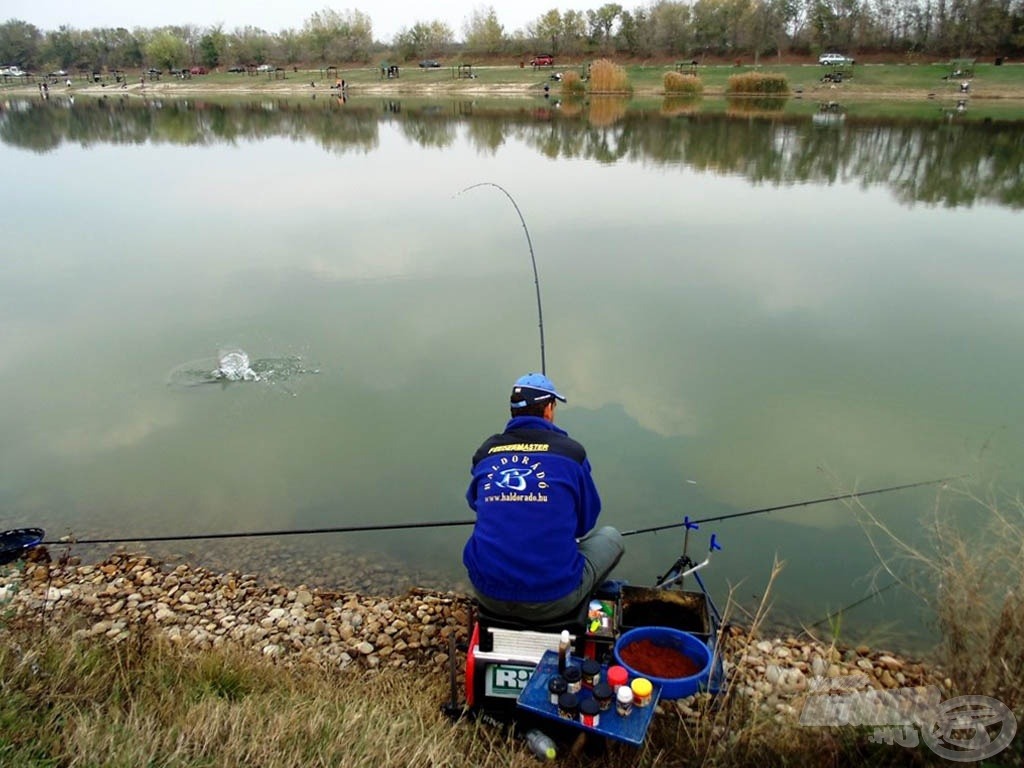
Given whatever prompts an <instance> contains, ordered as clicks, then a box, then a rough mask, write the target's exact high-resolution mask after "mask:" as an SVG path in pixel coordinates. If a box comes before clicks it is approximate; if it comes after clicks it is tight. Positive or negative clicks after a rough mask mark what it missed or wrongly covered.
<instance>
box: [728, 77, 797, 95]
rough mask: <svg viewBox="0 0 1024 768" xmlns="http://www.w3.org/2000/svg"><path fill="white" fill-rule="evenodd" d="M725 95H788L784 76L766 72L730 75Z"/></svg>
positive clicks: (787, 85)
mask: <svg viewBox="0 0 1024 768" xmlns="http://www.w3.org/2000/svg"><path fill="white" fill-rule="evenodd" d="M726 93H729V94H749V95H752V96H765V95H773V96H778V95H784V94H788V93H789V83H788V82H787V81H786V76H785V75H773V74H770V73H766V72H744V73H743V74H742V75H732V76H731V77H730V78H729V84H728V86H726Z"/></svg>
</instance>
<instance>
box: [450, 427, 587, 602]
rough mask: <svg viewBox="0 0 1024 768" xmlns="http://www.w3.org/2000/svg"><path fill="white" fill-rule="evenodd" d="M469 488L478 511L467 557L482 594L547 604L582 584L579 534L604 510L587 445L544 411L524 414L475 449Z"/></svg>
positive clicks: (469, 498) (465, 551)
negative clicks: (582, 443)
mask: <svg viewBox="0 0 1024 768" xmlns="http://www.w3.org/2000/svg"><path fill="white" fill-rule="evenodd" d="M472 472H473V479H472V481H471V482H470V484H469V489H468V490H467V491H466V500H467V501H468V502H469V506H470V507H472V508H473V509H474V510H475V511H476V525H475V526H474V528H473V535H472V536H470V538H469V541H467V542H466V546H465V548H464V549H463V552H462V562H463V563H464V564H465V566H466V570H467V571H468V572H469V578H470V581H472V582H473V586H474V587H476V589H477V591H478V592H481V593H483V594H484V595H486V596H488V597H490V598H493V599H495V600H505V601H516V602H526V603H541V602H548V601H550V600H557V599H558V598H560V597H564V596H565V595H567V594H569V592H571V591H572V590H573V589H575V588H576V587H577V586H579V583H580V580H581V578H582V573H583V556H582V555H581V554H580V553H579V551H578V550H577V547H576V539H577V538H578V537H581V536H583V535H585V534H586V533H588V532H589V531H590V529H591V528H593V527H594V524H595V523H596V522H597V516H598V514H599V513H600V511H601V497H600V496H599V495H598V493H597V487H596V486H595V485H594V481H593V479H592V478H591V476H590V462H589V461H588V459H587V452H586V450H584V448H583V446H582V445H580V444H579V443H578V442H576V441H575V440H573V439H572V438H571V437H569V434H568V433H567V432H566V431H565V430H564V429H560V428H559V427H556V426H555V425H554V424H553V423H551V422H550V421H547V420H546V419H543V418H540V417H538V416H516V417H514V418H512V419H510V420H509V422H508V424H506V425H505V431H504V432H502V433H501V434H499V435H492V436H491V437H489V438H488V439H487V440H485V441H484V443H483V444H482V445H481V446H480V447H479V448H478V449H477V451H476V453H475V454H474V455H473V470H472Z"/></svg>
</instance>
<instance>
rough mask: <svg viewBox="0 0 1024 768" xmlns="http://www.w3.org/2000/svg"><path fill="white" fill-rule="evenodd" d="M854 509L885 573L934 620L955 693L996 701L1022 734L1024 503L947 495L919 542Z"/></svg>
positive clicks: (996, 497)
mask: <svg viewBox="0 0 1024 768" xmlns="http://www.w3.org/2000/svg"><path fill="white" fill-rule="evenodd" d="M857 509H858V513H859V515H860V516H861V519H862V522H863V523H864V529H865V532H866V533H867V535H868V537H869V538H870V540H871V541H872V543H873V545H874V546H875V549H876V551H877V552H878V554H879V558H880V560H881V562H882V563H883V566H884V568H885V570H886V571H888V573H889V574H890V575H892V576H894V577H895V578H896V579H898V581H899V582H901V583H903V584H904V585H906V586H907V587H909V588H910V589H911V590H913V591H914V593H915V594H917V596H918V597H919V598H920V599H921V600H922V602H923V603H925V604H926V605H927V606H928V608H929V609H930V610H931V612H932V613H933V615H934V617H935V624H936V627H937V629H938V630H939V637H940V642H939V644H938V646H937V649H936V651H937V653H936V659H937V661H938V662H939V663H940V664H941V665H942V668H943V669H944V670H945V673H946V674H947V675H948V677H949V679H950V681H951V683H952V686H953V689H954V690H956V691H957V692H959V693H960V694H983V695H985V696H991V697H993V698H996V699H998V700H999V701H1001V702H1002V703H1003V704H1005V705H1006V706H1008V707H1009V708H1010V709H1012V710H1013V711H1014V712H1015V713H1016V715H1017V718H1018V720H1019V721H1020V723H1021V725H1022V726H1024V499H1022V498H1021V497H1020V496H1016V497H1008V496H1006V495H1005V494H997V493H994V492H993V493H989V494H987V495H978V494H977V493H975V492H973V491H971V490H969V489H966V490H949V491H947V492H946V493H945V495H943V496H940V498H939V499H938V500H937V502H936V506H935V509H934V514H933V515H932V516H931V517H930V519H929V520H928V521H927V523H926V532H927V537H926V539H925V540H924V541H923V542H917V541H911V540H909V539H908V538H906V536H905V535H901V534H900V533H897V532H896V531H894V530H893V529H892V528H891V527H890V526H889V525H888V524H887V523H886V522H885V521H883V520H881V519H879V518H878V517H877V516H875V515H874V514H872V513H871V512H870V511H869V510H868V509H867V508H866V507H864V506H863V505H857Z"/></svg>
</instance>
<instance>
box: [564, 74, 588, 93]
mask: <svg viewBox="0 0 1024 768" xmlns="http://www.w3.org/2000/svg"><path fill="white" fill-rule="evenodd" d="M586 90H587V87H586V85H584V83H583V77H582V75H580V73H579V72H577V71H576V70H574V69H571V70H569V71H568V72H565V73H563V74H562V94H563V95H565V96H582V95H583V94H584V93H586Z"/></svg>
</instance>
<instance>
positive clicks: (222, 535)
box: [42, 475, 965, 545]
mask: <svg viewBox="0 0 1024 768" xmlns="http://www.w3.org/2000/svg"><path fill="white" fill-rule="evenodd" d="M963 477H965V476H964V475H958V476H955V477H941V478H937V479H935V480H923V481H921V482H916V483H903V484H901V485H891V486H888V487H885V488H872V489H870V490H866V491H851V492H849V493H841V494H835V495H832V496H822V497H819V498H816V499H806V500H804V501H793V502H788V503H786V504H777V505H775V506H770V507H760V508H758V509H748V510H746V511H743V512H731V513H728V514H724V515H714V516H711V517H702V518H696V519H693V520H688V519H684V520H680V521H678V522H674V523H665V524H662V525H654V526H649V527H646V528H634V529H631V530H627V531H623V532H622V535H623V536H637V535H639V534H644V533H657V532H659V531H666V530H670V529H673V528H682V527H684V526H686V525H699V524H702V523H714V522H720V521H723V520H732V519H736V518H741V517H752V516H755V515H764V514H768V513H769V512H781V511H782V510H785V509H796V508H799V507H809V506H813V505H816V504H826V503H828V502H832V501H846V500H850V499H857V498H862V497H865V496H875V495H878V494H882V493H892V492H894V491H902V490H908V489H910V488H921V487H924V486H929V485H940V484H942V483H948V482H951V481H953V480H958V479H962V478H963ZM475 523H476V520H468V519H458V520H434V521H426V522H420V523H378V524H371V525H342V526H329V527H322V528H292V529H278V530H267V531H232V532H219V533H185V534H174V535H171V534H168V535H158V536H119V537H103V538H81V539H80V538H76V537H73V536H68V537H64V538H61V539H54V540H48V541H44V542H42V543H43V544H47V545H59V544H130V543H132V544H133V543H146V542H162V541H200V540H208V539H244V538H258V537H284V536H308V535H313V534H327V533H366V532H372V531H410V530H417V529H423V528H451V527H458V526H467V525H474V524H475Z"/></svg>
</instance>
